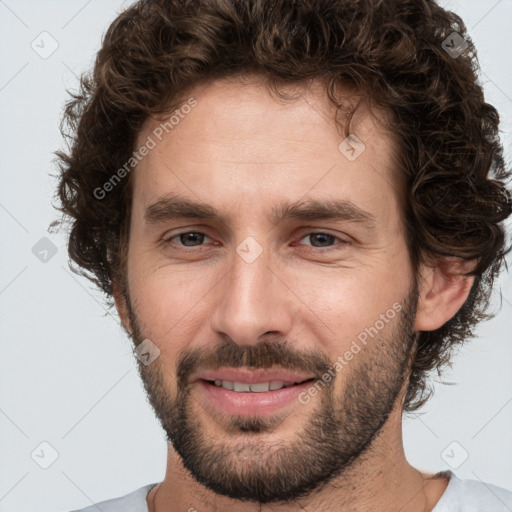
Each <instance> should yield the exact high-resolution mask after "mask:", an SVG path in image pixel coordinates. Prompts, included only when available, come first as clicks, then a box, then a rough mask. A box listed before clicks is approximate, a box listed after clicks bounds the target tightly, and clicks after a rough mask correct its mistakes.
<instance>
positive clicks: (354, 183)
mask: <svg viewBox="0 0 512 512" xmlns="http://www.w3.org/2000/svg"><path fill="white" fill-rule="evenodd" d="M190 96H193V97H194V98H195V100H196V101H197V105H196V106H195V107H194V108H192V109H187V111H188V110H190V112H189V113H188V114H186V115H185V116H183V117H184V118H183V119H181V118H180V121H179V123H178V124H176V125H175V126H174V128H173V129H172V130H170V131H169V133H165V131H164V132H163V134H161V131H162V130H159V131H156V132H155V130H156V129H158V127H159V122H158V121H156V120H151V121H148V123H146V125H145V127H144V130H143V131H142V132H141V134H140V136H139V140H138V145H137V147H140V146H141V145H143V144H144V143H145V142H146V141H147V140H148V139H147V137H148V136H150V137H152V139H154V140H155V141H156V142H157V144H156V147H154V149H152V150H151V151H150V152H149V154H148V155H147V156H146V157H145V158H144V159H143V160H142V161H141V162H140V164H139V165H138V167H137V169H136V171H135V174H134V176H133V178H134V183H133V186H134V194H133V207H132V215H131V227H130V240H129V251H128V262H127V282H128V287H127V289H126V290H124V293H125V298H126V310H125V313H126V314H127V316H128V317H129V319H130V324H131V329H132V331H133V338H134V341H135V343H136V344H139V343H141V342H142V340H144V339H149V340H151V342H152V343H153V344H155V345H156V346H157V347H158V348H159V350H160V355H159V357H158V358H157V359H156V361H154V362H153V363H152V364H150V365H149V366H145V365H144V364H142V363H139V368H140V372H141V376H142V379H143V381H144V384H145V387H146V390H147V392H148V395H149V398H150V400H151V403H152V405H153V407H154V408H155V411H156V413H157V415H158V417H159V419H160V421H161V423H162V425H163V428H164V429H165V431H166V433H167V435H168V437H169V440H170V441H171V442H172V444H173V447H174V448H175V450H176V452H177V453H178V454H179V455H180V457H181V459H182V462H183V465H184V466H185V467H186V468H187V469H188V470H189V471H190V473H191V474H192V475H193V476H194V478H195V479H196V480H197V481H199V482H201V483H202V484H203V485H205V486H206V487H208V488H209V489H211V490H213V491H214V492H216V493H218V494H223V495H226V496H230V497H232V498H235V499H240V500H251V501H258V502H261V503H265V502H277V501H287V500H293V499H296V498H298V497H300V496H303V495H305V494H307V493H308V492H310V491H311V490H312V489H315V488H318V487H319V486H320V485H322V484H324V483H326V482H327V481H328V480H330V479H332V478H334V477H336V476H339V475H341V474H342V473H343V471H347V470H348V469H349V468H350V467H352V466H353V465H354V464H355V463H357V461H358V460H361V459H362V455H363V454H364V453H366V452H367V451H369V450H371V448H372V442H373V441H375V439H376V438H377V437H378V434H379V433H380V432H381V431H382V427H383V426H384V425H385V422H386V420H387V418H388V416H389V414H390V412H391V411H392V409H393V408H394V407H395V409H396V408H397V407H400V406H401V403H398V404H397V397H398V395H399V392H400V390H401V389H402V387H403V382H404V378H405V374H406V369H407V358H408V356H409V354H410V351H411V349H412V346H413V340H414V312H415V308H416V304H417V290H416V287H415V281H414V279H413V275H412V270H411V265H410V261H409V257H408V253H407V247H406V242H405V238H404V234H403V232H402V228H401V223H400V219H401V216H402V212H401V211H400V207H399V203H398V200H397V196H398V193H397V188H398V187H397V185H396V182H397V181H396V177H395V176H394V173H395V172H396V170H394V169H393V168H392V167H393V164H392V158H391V155H392V151H393V142H392V141H391V140H390V138H389V137H388V136H387V135H386V134H385V132H383V131H382V129H381V128H380V127H379V125H377V124H376V122H375V120H374V118H372V116H371V115H369V113H368V112H367V111H364V110H363V109H361V111H360V112H359V113H358V114H356V117H355V119H354V124H353V129H352V132H353V133H355V134H356V135H357V137H358V138H359V139H360V140H361V141H362V142H363V143H364V144H365V149H364V151H363V152H362V153H361V154H360V155H359V156H358V157H357V158H356V159H352V160H351V159H349V158H347V155H349V156H351V157H352V156H353V154H352V152H351V151H350V149H349V150H348V151H344V149H343V148H345V147H346V146H343V145H342V149H341V150H340V149H339V148H338V146H339V145H340V143H341V142H342V140H343V137H342V136H340V135H339V133H338V131H337V130H336V128H335V125H334V121H333V117H332V116H333V110H332V107H331V106H330V104H329V102H328V100H327V98H326V97H325V96H323V93H322V92H321V89H320V88H317V87H315V88H312V89H310V90H309V91H305V92H304V95H303V97H302V98H303V99H299V100H297V101H290V102H287V103H286V104H283V103H280V102H278V101H276V100H275V99H273V98H272V97H271V96H270V95H269V93H268V92H267V90H266V88H265V87H264V85H259V84H251V85H248V84H245V85H242V84H240V83H235V82H215V83H213V84H211V85H210V86H201V87H198V88H196V89H194V90H193V91H191V93H190ZM155 133H159V134H160V135H159V137H160V138H161V139H162V140H161V141H159V140H158V137H156V136H155ZM178 196H179V199H180V200H186V201H191V202H196V203H202V204H203V205H208V206H209V207H211V208H214V209H215V210H218V212H219V213H220V214H221V215H222V217H223V218H222V220H220V219H218V218H215V217H205V218H200V217H197V218H192V217H186V216H184V217H176V216H172V215H170V213H171V211H170V208H168V206H169V205H168V204H166V203H165V200H171V202H173V201H174V202H176V201H177V199H178ZM173 198H174V199H173ZM315 201H322V202H324V203H325V202H330V204H331V206H332V204H333V203H334V202H337V203H340V204H341V205H342V208H341V209H340V212H339V213H341V215H340V216H338V217H332V218H329V217H328V216H323V218H322V216H321V215H309V216H308V215H302V216H300V215H295V216H293V215H289V216H286V217H285V218H283V219H281V220H277V219H278V218H279V217H277V218H273V216H274V215H276V214H278V213H279V212H281V213H282V211H283V209H284V207H286V205H291V204H297V206H301V207H300V208H297V207H296V208H294V209H293V210H292V211H295V212H297V211H299V210H302V209H303V208H302V206H304V204H306V203H310V204H309V205H308V206H310V207H311V208H310V213H311V210H312V209H315V208H316V207H318V204H314V202H315ZM303 203H304V204H303ZM186 233H188V235H186ZM180 234H181V235H182V236H179V235H180ZM248 237H249V238H248ZM118 303H119V301H118ZM397 305H399V306H398V307H397ZM350 354H352V356H350ZM336 361H338V365H336V364H335V362H336ZM227 370H239V371H241V373H240V374H239V375H240V377H239V379H240V381H241V382H242V383H243V382H247V379H251V378H252V381H251V382H253V383H261V384H262V387H260V388H258V389H259V390H260V392H256V391H253V392H247V391H237V389H241V390H245V389H246V388H245V387H244V386H241V387H238V386H237V388H236V389H234V390H230V389H225V388H224V387H219V386H217V385H215V384H214V383H210V382H207V381H211V380H220V379H217V378H216V376H218V375H222V372H224V371H227ZM255 370H258V371H259V372H265V371H277V372H279V371H281V372H285V373H289V374H290V381H303V380H305V379H308V380H309V379H313V380H312V381H309V382H306V383H302V384H299V385H293V386H290V387H286V388H283V389H281V390H277V389H272V390H270V389H269V391H261V390H262V389H265V385H264V384H263V383H265V382H274V384H273V385H272V386H271V387H279V383H277V384H276V383H275V381H279V380H280V381H286V376H285V377H284V378H278V377H276V375H277V374H276V375H273V376H272V375H270V374H267V375H265V374H264V373H263V374H261V375H260V374H257V373H255ZM328 371H330V375H331V378H328V377H327V378H326V377H325V374H326V372H328ZM292 374H293V376H292ZM225 376H227V377H228V379H227V380H228V383H227V384H225V385H226V387H228V388H229V387H232V385H230V384H229V382H230V381H231V380H233V381H235V380H236V379H237V378H238V377H237V376H236V375H235V376H233V374H229V373H226V374H225ZM323 376H324V377H323ZM281 377H282V376H281ZM320 381H321V383H320ZM315 382H316V386H314V384H315ZM217 384H218V383H217ZM312 389H316V391H312Z"/></svg>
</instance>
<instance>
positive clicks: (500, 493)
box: [432, 471, 512, 512]
mask: <svg viewBox="0 0 512 512" xmlns="http://www.w3.org/2000/svg"><path fill="white" fill-rule="evenodd" d="M445 473H446V474H447V476H449V477H450V483H449V484H448V487H447V488H446V491H445V492H444V494H443V496H441V499H440V500H439V502H438V503H437V505H436V506H435V507H434V509H433V510H432V512H488V511H490V510H492V511H493V512H510V511H511V510H512V491H509V490H506V489H503V488H501V487H498V486H496V485H492V484H489V483H486V482H482V481H480V480H471V479H467V480H466V479H464V480H463V479H460V478H457V476H455V474H454V473H453V472H451V471H447V472H445Z"/></svg>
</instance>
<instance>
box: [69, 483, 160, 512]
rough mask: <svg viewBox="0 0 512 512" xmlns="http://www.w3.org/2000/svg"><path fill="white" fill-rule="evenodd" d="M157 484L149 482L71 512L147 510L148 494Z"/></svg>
mask: <svg viewBox="0 0 512 512" xmlns="http://www.w3.org/2000/svg"><path fill="white" fill-rule="evenodd" d="M155 485H157V484H156V483H155V484H148V485H145V486H144V487H141V488H140V489H137V490H136V491H133V492H131V493H130V494H127V495H125V496H122V497H120V498H114V499H111V500H106V501H102V502H100V503H96V504H94V505H91V506H89V507H87V508H82V509H80V510H73V511H71V512H98V510H101V511H102V512H147V511H148V507H147V502H146V496H147V495H148V492H149V491H150V490H151V489H152V488H153V487H154V486H155Z"/></svg>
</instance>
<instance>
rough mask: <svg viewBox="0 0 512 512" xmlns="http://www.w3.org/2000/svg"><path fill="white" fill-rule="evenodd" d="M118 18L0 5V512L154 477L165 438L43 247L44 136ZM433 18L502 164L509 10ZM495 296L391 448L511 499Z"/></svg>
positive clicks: (113, 346)
mask: <svg viewBox="0 0 512 512" xmlns="http://www.w3.org/2000/svg"><path fill="white" fill-rule="evenodd" d="M127 4H128V2H124V3H123V2H120V1H119V0H117V1H116V0H107V1H106V0H102V1H100V0H89V1H76V0H73V1H70V0H67V1H64V0H53V1H44V2H42V1H35V0H33V1H29V0H18V1H16V0H7V1H5V2H4V1H0V39H1V43H0V48H1V49H2V53H1V59H2V65H1V66H0V112H1V113H2V117H1V121H0V130H1V131H0V140H1V141H2V151H1V152H0V172H1V187H0V229H1V240H2V247H3V250H2V256H3V258H2V264H1V265H0V316H1V317H0V322H1V323H0V335H1V348H2V352H1V354H2V356H1V357H0V433H1V435H0V511H3V512H21V511H23V512H25V511H30V510H37V511H38V512H50V511H54V512H56V511H66V510H70V509H74V508H78V507H82V506H86V505H90V504H91V503H92V502H96V501H100V500H104V499H107V498H112V497H116V496H120V495H123V494H126V493H128V492H130V491H132V490H134V489H136V488H138V487H141V486H143V485H145V484H147V483H151V482H157V481H160V480H161V479H163V477H164V472H165V461H166V460H165V459H166V444H165V438H164V434H163V431H162V430H161V428H160V426H159V424H158V422H157V420H156V419H155V417H154V414H153V412H152V410H151V408H150V406H149V405H148V403H147V402H146V399H145V395H144V393H143V388H142V384H141V383H140V381H139V378H138V374H137V370H136V365H135V359H134V356H133V354H132V350H131V346H130V343H129V340H128V339H127V338H126V336H125V335H124V333H123V331H122V329H121V327H120V325H119V322H118V320H117V318H116V317H115V314H114V313H112V315H109V314H107V312H106V310H105V309H104V307H103V306H102V296H101V294H100V293H99V292H97V291H96V290H95V289H94V288H93V287H92V285H90V284H89V283H88V281H86V280H85V279H83V278H79V277H77V276H75V275H74V274H72V273H71V272H70V271H69V269H68V266H67V257H66V240H65V238H64V235H63V234H60V235H50V234H48V233H47V231H46V230H47V227H48V225H49V223H50V222H51V221H52V220H54V219H55V218H56V212H55V211H54V210H53V209H52V207H51V200H52V196H53V191H54V187H55V180H54V179H53V178H52V177H51V176H50V175H51V174H56V167H55V164H54V163H53V159H54V156H53V152H54V151H55V150H57V149H59V148H62V147H63V143H62V140H61V137H60V134H59V130H58V126H59V121H60V117H61V112H62V107H63V105H64V102H65V101H66V99H67V98H68V96H67V94H66V89H67V88H71V89H75V88H76V84H77V75H78V74H80V73H81V72H82V71H84V70H85V69H88V68H90V67H91V66H92V64H93V59H94V56H95V53H96V51H97V50H98V48H99V45H100V41H101V36H102V34H103V33H104V31H105V30H106V29H107V27H108V25H109V24H110V22H111V21H112V20H113V19H114V18H115V16H116V13H117V12H119V11H120V10H121V9H122V8H123V7H125V6H126V5H127ZM442 5H443V6H448V7H450V8H451V9H452V10H454V11H455V12H457V13H458V14H460V15H461V16H462V18H463V19H464V20H465V22H466V24H467V26H468V27H469V30H470V36H471V37H472V38H473V41H474V42H475V44H476V47H477V49H478V52H479V59H480V64H481V67H482V74H481V81H482V83H483V84H484V88H485V94H486V98H487V100H488V101H489V102H490V103H492V104H493V105H495V106H496V108H497V109H498V110H499V112H500V114H501V117H502V124H501V130H502V132H503V135H502V136H503V142H504V145H505V148H506V151H507V157H508V159H509V161H510V157H511V150H512V137H511V125H512V123H511V121H512V116H511V114H512V100H511V98H512V65H511V64H512V62H511V54H512V43H511V41H512V39H511V38H510V20H512V0H501V1H496V0H493V1H489V2H487V1H485V2H482V1H481V0H464V1H463V2H462V1H452V2H447V1H444V2H442ZM42 32H47V33H48V34H49V35H45V34H43V35H41V33H42ZM57 44H58V47H57V48H56V49H55V51H54V52H53V53H52V54H51V55H47V53H50V51H51V50H52V49H53V47H52V45H53V46H55V45H57ZM45 52H46V53H45ZM43 57H45V58H43ZM43 237H47V238H48V239H49V240H50V241H51V244H50V243H49V242H48V241H43V242H41V239H42V238H43ZM36 244H39V245H36ZM34 246H36V249H35V250H34V251H33V247H34ZM52 247H54V251H55V250H56V253H55V254H52V252H51V248H52ZM44 250H49V252H48V253H44ZM41 258H43V259H46V261H41ZM500 286H501V289H502V291H503V298H504V301H503V306H502V309H501V311H500V313H499V314H498V316H497V317H496V318H495V319H494V320H492V321H491V322H488V323H487V324H484V325H483V326H482V327H481V328H480V331H479V333H480V339H479V340H477V341H474V342H472V343H470V344H468V345H467V346H466V347H464V349H463V350H462V351H461V352H460V353H459V354H458V355H457V357H456V358H455V359H454V365H453V369H452V370H451V371H450V372H449V373H447V374H446V376H445V377H444V380H445V381H448V382H451V383H454V384H456V385H452V386H445V385H441V384H437V386H436V395H435V397H434V398H433V399H432V400H431V402H430V403H428V404H427V406H426V407H425V408H424V409H423V410H422V411H421V414H420V415H417V416H415V417H413V418H410V419H406V420H405V424H404V438H405V448H406V454H407V457H408V459H409V461H410V462H411V464H413V465H415V466H416V467H417V468H419V469H422V470H425V471H431V472H435V471H438V470H441V469H448V468H450V467H452V468H455V467H456V468H457V469H454V471H455V473H456V474H457V476H459V477H461V478H472V479H482V480H484V481H486V482H490V483H494V484H496V485H499V486H502V487H505V488H509V489H512V372H511V368H512V343H511V342H510V337H511V336H510V329H511V327H512V279H511V277H510V276H509V275H504V276H502V279H501V281H500ZM496 304H498V302H497V301H496ZM42 442H46V443H49V444H50V445H51V447H52V448H50V447H48V445H41V443H42ZM53 450H55V452H56V454H58V457H57V458H56V460H55V461H53V458H54V457H53V458H52V455H53V453H54V452H53ZM466 456H467V459H466V460H464V459H465V458H466ZM52 462H53V463H52ZM50 463H52V464H51V465H49V464H50ZM41 465H43V466H45V465H49V467H48V468H47V469H43V468H42V467H41Z"/></svg>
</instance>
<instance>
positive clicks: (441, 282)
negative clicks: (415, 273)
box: [414, 258, 476, 331]
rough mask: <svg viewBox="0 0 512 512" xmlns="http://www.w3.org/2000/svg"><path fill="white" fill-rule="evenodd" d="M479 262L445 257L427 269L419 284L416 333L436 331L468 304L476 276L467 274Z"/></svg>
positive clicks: (426, 267) (422, 273)
mask: <svg viewBox="0 0 512 512" xmlns="http://www.w3.org/2000/svg"><path fill="white" fill-rule="evenodd" d="M475 263H476V262H475V261H464V260H461V259H460V258H444V259H442V260H439V261H437V262H436V263H435V264H434V265H433V266H423V267H422V270H421V273H420V275H421V277H420V281H419V291H420V293H419V299H418V309H417V312H416V320H415V326H414V328H415V330H416V331H434V330H436V329H439V328H440V327H442V326H443V325H444V324H445V323H446V322H448V320H450V319H451V318H453V317H454V316H455V315H456V314H457V311H459V309H460V308H461V307H462V306H463V305H464V303H465V302H466V299H467V298H468V296H469V293H470V291H471V287H472V286H473V283H474V280H475V278H474V276H467V275H464V274H465V273H467V272H469V271H470V270H471V269H473V268H474V266H475Z"/></svg>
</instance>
